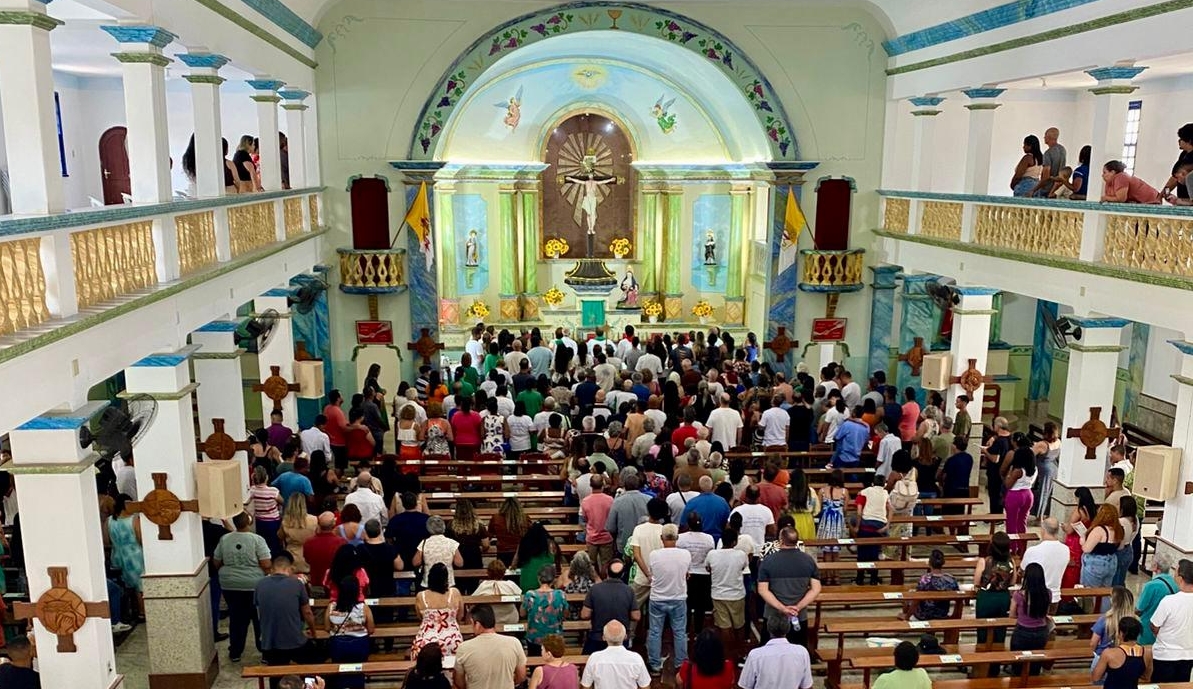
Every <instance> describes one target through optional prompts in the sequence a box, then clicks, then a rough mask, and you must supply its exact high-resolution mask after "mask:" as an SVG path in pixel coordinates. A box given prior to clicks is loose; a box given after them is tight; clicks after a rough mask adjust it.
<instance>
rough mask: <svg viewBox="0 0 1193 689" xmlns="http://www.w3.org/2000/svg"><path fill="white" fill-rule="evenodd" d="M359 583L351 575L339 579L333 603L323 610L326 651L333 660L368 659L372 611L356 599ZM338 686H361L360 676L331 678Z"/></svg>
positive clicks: (356, 688) (352, 688)
mask: <svg viewBox="0 0 1193 689" xmlns="http://www.w3.org/2000/svg"><path fill="white" fill-rule="evenodd" d="M360 593H361V592H360V583H359V582H358V581H357V580H356V577H354V576H347V577H344V578H343V579H341V580H340V585H339V591H338V592H337V594H338V595H337V596H336V599H335V602H334V603H332V605H331V607H329V608H328V609H327V619H326V621H325V622H324V629H326V630H327V632H328V637H327V652H328V655H329V656H330V657H331V662H333V663H363V662H365V661H366V660H368V659H369V649H370V647H371V644H370V641H369V637H370V636H372V634H373V632H375V631H376V627H375V626H374V624H373V611H372V610H370V609H369V606H368V605H365V604H364V603H363V602H360ZM334 682H335V683H334V685H333V686H334V687H338V688H339V689H363V687H364V685H365V677H364V675H343V676H340V677H336V678H335V679H334Z"/></svg>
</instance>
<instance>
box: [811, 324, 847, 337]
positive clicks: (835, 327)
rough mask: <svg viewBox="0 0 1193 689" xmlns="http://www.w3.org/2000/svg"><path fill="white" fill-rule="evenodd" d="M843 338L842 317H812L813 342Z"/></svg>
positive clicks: (843, 325)
mask: <svg viewBox="0 0 1193 689" xmlns="http://www.w3.org/2000/svg"><path fill="white" fill-rule="evenodd" d="M844 339H845V319H844V318H813V319H812V341H813V342H840V341H842V340H844Z"/></svg>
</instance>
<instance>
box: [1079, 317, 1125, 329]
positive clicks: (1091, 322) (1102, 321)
mask: <svg viewBox="0 0 1193 689" xmlns="http://www.w3.org/2000/svg"><path fill="white" fill-rule="evenodd" d="M1067 318H1068V319H1069V320H1070V321H1072V322H1073V323H1074V324H1075V325H1079V326H1081V327H1082V328H1085V329H1086V330H1088V329H1090V328H1125V327H1127V325H1128V324H1129V323H1130V322H1131V321H1129V320H1127V319H1126V318H1079V317H1077V316H1068V317H1067Z"/></svg>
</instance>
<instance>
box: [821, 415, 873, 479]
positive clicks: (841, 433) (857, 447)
mask: <svg viewBox="0 0 1193 689" xmlns="http://www.w3.org/2000/svg"><path fill="white" fill-rule="evenodd" d="M868 442H870V427H869V426H867V425H866V422H865V421H862V420H861V419H855V418H848V419H845V420H844V421H842V422H841V425H840V426H838V427H837V432H836V433H835V434H834V435H833V458H832V460H831V462H830V464H829V466H830V467H834V468H842V467H844V468H852V467H856V466H857V465H858V464H859V463H861V461H862V450H864V449H866V443H868Z"/></svg>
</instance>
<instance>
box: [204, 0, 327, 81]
mask: <svg viewBox="0 0 1193 689" xmlns="http://www.w3.org/2000/svg"><path fill="white" fill-rule="evenodd" d="M194 1H195V2H197V3H199V4H200V5H202V6H204V7H206V8H207V9H209V10H211V11H212V12H215V13H216V14H218V15H220V16H221V17H223V18H224V19H227V20H228V21H230V22H232V23H233V24H235V25H237V26H239V27H240V28H242V29H244V30H245V31H248V32H249V33H251V34H253V35H254V36H256V37H257V38H260V39H261V40H263V41H265V42H266V43H268V44H270V45H272V46H273V47H275V48H277V49H278V50H280V51H282V52H283V53H285V54H287V55H289V56H290V57H292V58H294V59H295V60H297V61H298V62H300V63H302V64H304V65H306V66H307V67H310V68H311V69H315V68H316V67H318V66H319V63H318V62H315V61H314V60H312V59H311V58H309V57H307V56H306V55H303V54H302V53H301V52H299V51H298V50H296V49H295V48H294V47H293V46H291V45H290V44H288V43H286V42H285V41H283V40H282V39H280V38H278V37H277V36H274V35H273V34H272V33H270V32H269V31H266V30H265V29H263V28H261V26H260V25H259V24H258V23H257V22H255V21H253V20H251V19H249V18H248V17H246V16H244V15H243V14H241V13H239V12H237V11H236V10H234V9H232V8H231V7H228V6H227V5H225V4H224V3H222V2H220V1H219V0H194Z"/></svg>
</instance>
